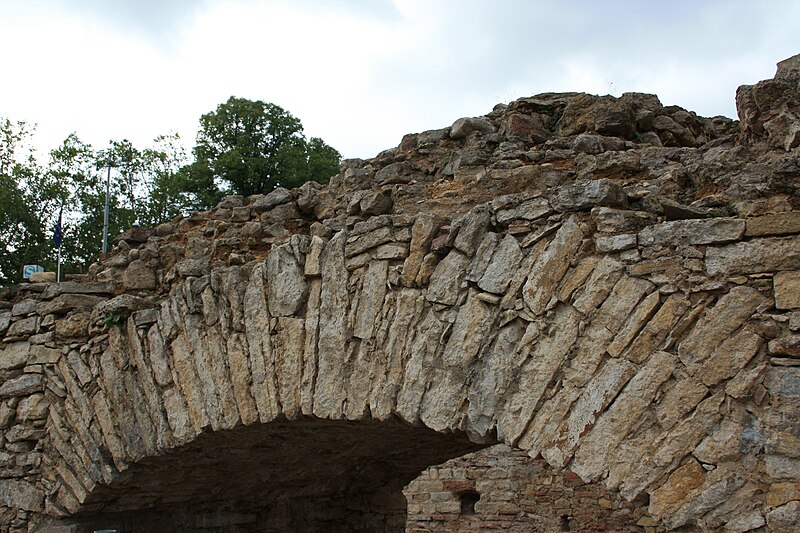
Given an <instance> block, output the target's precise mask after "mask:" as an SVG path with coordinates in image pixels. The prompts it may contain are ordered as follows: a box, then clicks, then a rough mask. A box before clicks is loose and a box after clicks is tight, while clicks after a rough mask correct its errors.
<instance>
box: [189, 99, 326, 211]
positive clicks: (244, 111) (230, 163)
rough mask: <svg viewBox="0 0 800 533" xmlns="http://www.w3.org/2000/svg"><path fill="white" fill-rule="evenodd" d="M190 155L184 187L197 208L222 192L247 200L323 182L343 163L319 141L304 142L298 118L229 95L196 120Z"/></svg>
mask: <svg viewBox="0 0 800 533" xmlns="http://www.w3.org/2000/svg"><path fill="white" fill-rule="evenodd" d="M193 153H194V157H195V162H194V163H192V164H191V165H188V166H186V167H184V169H183V171H182V174H183V179H184V183H183V188H184V189H185V190H187V191H191V193H193V194H194V199H195V201H196V204H197V207H198V208H199V207H210V206H212V205H214V204H215V203H216V202H217V201H218V200H219V199H220V198H221V197H222V195H223V194H225V193H235V194H242V195H245V196H249V195H251V194H258V193H266V192H269V191H270V190H272V189H273V188H274V187H276V186H277V185H282V186H285V187H296V186H299V185H301V184H303V183H305V182H306V181H317V182H320V183H327V181H328V180H329V179H330V177H331V176H333V175H334V174H335V173H336V172H337V171H338V167H339V161H340V160H341V155H340V154H339V152H337V151H336V150H335V149H333V148H331V147H330V146H328V145H327V144H326V143H325V142H324V141H323V140H322V139H319V138H316V137H312V138H311V139H310V140H307V139H306V138H305V136H304V135H303V125H302V124H301V122H300V120H299V119H297V118H296V117H294V116H293V115H292V114H291V113H289V112H288V111H286V110H284V109H283V108H281V107H280V106H277V105H275V104H270V103H266V102H262V101H261V100H255V101H253V100H248V99H246V98H236V97H233V96H231V97H230V98H229V99H228V101H227V102H225V103H223V104H220V105H219V106H217V109H216V110H215V111H212V112H210V113H206V114H205V115H203V116H202V117H200V131H199V132H198V134H197V145H196V146H195V147H194V150H193Z"/></svg>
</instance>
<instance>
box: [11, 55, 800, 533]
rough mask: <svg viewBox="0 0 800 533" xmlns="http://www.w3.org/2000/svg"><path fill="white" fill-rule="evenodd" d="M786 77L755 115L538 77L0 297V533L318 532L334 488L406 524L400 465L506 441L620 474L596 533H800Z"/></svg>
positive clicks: (744, 106) (797, 240) (798, 183)
mask: <svg viewBox="0 0 800 533" xmlns="http://www.w3.org/2000/svg"><path fill="white" fill-rule="evenodd" d="M790 63H791V62H790ZM787 65H788V66H787ZM787 72H788V73H791V72H794V70H792V68H791V64H785V63H784V67H783V70H781V71H779V74H781V73H782V74H781V76H782V77H781V78H780V79H781V80H786V79H789V80H793V79H794V78H792V77H791V76H789V75H788V74H786V73H787ZM772 81H774V80H772ZM770 83H771V81H767V82H762V83H761V84H757V85H756V86H754V88H753V89H752V91H751V92H752V95H753V98H752V99H751V98H749V97H748V98H745V97H742V98H740V99H739V102H738V105H739V109H740V114H741V116H742V120H743V122H742V124H741V125H740V124H739V123H736V122H733V121H731V120H728V119H724V118H721V117H716V118H712V119H709V118H703V117H698V116H696V115H694V114H693V113H689V112H687V111H685V110H682V109H680V108H677V107H673V106H662V105H661V104H660V102H659V101H658V99H657V98H656V97H654V96H652V95H641V94H626V95H623V96H622V97H621V98H618V99H616V98H612V97H597V96H591V95H585V94H574V93H566V94H544V95H538V96H535V97H531V98H523V99H520V100H518V101H516V102H513V103H511V104H509V105H507V106H505V105H501V106H498V107H496V108H495V109H494V110H493V111H492V112H491V113H490V114H488V115H486V116H484V117H477V118H464V119H459V120H458V121H456V122H455V123H454V124H453V125H452V126H451V127H448V128H443V129H441V130H435V131H429V132H423V133H419V134H412V135H408V136H406V137H404V138H403V140H402V142H401V143H400V145H399V146H398V147H396V148H394V149H391V150H387V151H385V152H382V153H381V154H379V155H378V156H377V157H375V158H373V159H371V160H367V161H361V160H351V161H347V162H345V163H344V164H343V166H342V172H341V173H340V174H339V175H337V176H335V177H334V178H333V179H332V180H331V183H330V185H329V186H326V187H321V186H319V185H316V184H306V185H304V186H303V187H301V188H298V189H295V190H292V191H287V190H285V189H276V190H274V191H272V192H270V193H269V194H267V195H256V196H253V197H249V198H242V197H229V198H226V199H225V200H223V202H222V203H221V204H220V205H219V206H217V208H215V209H213V210H211V211H208V212H203V213H195V214H193V215H192V216H190V217H186V218H180V219H176V220H175V221H173V222H170V223H167V224H163V225H161V226H159V227H158V228H153V229H145V228H135V229H132V230H129V231H127V232H126V233H125V234H123V235H122V236H120V237H119V238H117V239H116V240H115V246H114V249H113V250H112V252H111V253H110V254H108V255H107V256H104V257H103V258H102V259H101V261H99V262H98V263H96V264H95V265H92V267H91V268H90V269H89V272H88V274H87V276H86V279H84V280H81V281H74V282H66V283H61V284H48V283H31V284H25V285H21V286H18V287H16V288H13V289H12V290H9V291H6V292H5V293H4V294H3V295H2V298H0V338H2V344H0V402H2V403H0V415H2V416H0V429H2V438H0V446H1V448H0V454H1V455H0V460H1V463H2V475H1V476H0V517H2V519H1V520H0V523H2V527H1V528H0V530H2V531H11V530H14V531H24V530H27V529H30V530H34V529H36V528H37V527H38V526H39V525H41V524H42V523H43V522H45V521H49V522H50V523H51V524H50V526H51V527H53V528H55V527H56V526H58V527H62V526H63V527H73V526H75V527H78V526H77V525H76V521H77V523H78V524H80V527H84V528H85V527H88V525H87V524H93V523H95V521H96V519H103V520H105V519H106V518H107V517H109V516H112V517H114V520H120V521H122V523H130V524H135V523H145V524H146V523H148V522H147V521H148V520H151V518H148V517H153V516H159V517H162V518H163V516H164V513H170V512H172V511H171V510H175V512H174V513H173V514H172V515H170V516H171V517H172V518H170V519H169V520H172V521H173V523H174V521H175V520H183V519H184V518H182V517H186V516H190V515H192V514H193V513H194V511H201V510H202V511H203V513H206V514H203V516H209V517H216V518H209V520H212V521H213V520H218V521H222V522H219V523H223V522H224V521H225V520H227V519H224V518H220V517H224V516H228V518H229V519H230V520H234V521H237V520H244V518H241V517H243V516H251V515H253V513H255V516H257V517H258V516H261V515H259V512H257V510H259V509H262V510H263V509H267V511H264V513H266V514H264V515H263V516H261V517H260V518H255V519H254V520H255V522H253V521H250V522H249V523H248V522H242V524H237V525H236V527H239V528H240V529H242V528H243V530H244V531H247V530H248V529H247V528H251V529H252V528H256V527H262V526H263V527H267V525H269V527H272V525H271V524H281V525H280V526H276V527H288V526H287V525H286V524H287V523H286V522H280V520H282V519H285V520H296V522H295V523H293V526H292V527H295V528H300V527H301V525H302V527H307V528H310V529H313V528H315V527H321V526H320V524H322V523H324V522H325V521H326V520H329V519H330V515H322V514H320V515H315V514H313V513H310V511H309V508H310V506H311V505H312V504H311V503H309V502H311V501H317V500H318V501H328V502H336V504H335V505H334V506H333V507H335V508H336V512H335V513H333V515H334V516H338V517H339V518H337V520H341V521H343V522H342V523H347V524H349V525H348V526H347V527H348V528H350V529H353V528H356V527H361V526H357V525H356V524H361V525H362V526H363V527H365V528H369V527H373V528H374V527H385V528H386V529H387V530H392V529H397V528H401V527H402V526H401V525H400V524H401V523H402V520H400V519H398V516H399V514H398V513H399V507H398V505H397V503H398V502H399V501H400V499H399V496H400V490H401V488H402V487H403V486H404V485H406V484H407V483H408V482H409V481H411V480H412V479H413V478H414V477H416V476H417V475H418V474H419V473H420V472H421V471H423V470H424V469H425V468H426V467H428V466H430V465H433V464H438V463H441V462H442V461H445V460H447V459H451V458H453V457H458V456H460V455H462V454H464V453H466V452H471V451H475V450H476V449H478V448H481V447H485V446H488V445H491V444H496V443H498V442H502V443H505V444H506V445H508V446H511V447H513V448H515V449H521V450H524V451H526V452H527V453H528V454H529V455H530V456H532V457H537V458H541V460H544V461H546V462H547V464H548V465H550V466H551V467H552V468H555V469H557V470H560V469H568V471H569V472H572V473H574V474H576V475H578V476H579V477H580V478H581V479H582V480H583V481H584V482H586V483H602V484H603V486H604V487H605V488H606V490H608V491H609V492H608V494H609V498H607V499H608V500H609V501H611V502H612V503H611V505H612V509H610V510H608V511H609V512H608V513H605V514H604V515H603V516H604V518H603V520H604V521H606V522H605V523H607V524H615V523H616V522H614V521H615V520H617V519H618V518H619V517H620V516H621V515H623V514H624V513H623V511H624V510H625V509H630V511H631V513H632V514H631V515H630V516H631V520H632V519H633V518H636V522H637V523H638V522H639V521H640V520H643V519H644V520H645V522H647V520H649V519H650V518H652V519H653V520H654V521H655V522H657V523H658V527H660V528H666V529H680V528H684V529H687V528H688V529H699V530H705V531H716V530H720V529H721V528H727V530H730V531H748V530H754V529H756V530H757V529H758V528H762V527H766V528H769V529H771V530H774V531H788V530H790V529H791V528H792V527H797V518H796V517H797V515H798V513H797V510H798V506H800V488H799V487H800V485H798V483H799V482H800V481H799V480H800V451H798V450H800V446H798V445H797V444H798V435H797V428H798V427H800V420H799V419H798V413H800V410H799V409H798V407H800V392H799V391H800V389H798V386H797V383H798V381H800V348H798V346H800V281H799V280H800V180H798V175H800V152H798V149H797V147H796V146H794V140H793V139H794V137H792V135H793V133H792V132H793V131H794V129H793V128H794V126H793V124H794V122H792V121H793V120H794V118H793V117H795V115H793V114H792V113H794V108H793V107H792V105H793V104H791V102H794V100H791V98H793V96H792V94H793V93H792V91H793V90H795V89H796V88H794V89H793V87H794V85H792V83H793V82H792V83H790V82H786V81H781V83H780V91H779V92H780V95H782V96H780V98H777V99H774V100H769V99H764V98H761V97H760V96H758V95H759V94H761V92H760V91H761V89H760V88H764V87H766V86H769V85H770ZM765 84H766V85H765ZM748 91H750V89H742V94H746V93H747V94H749V93H748ZM767 93H768V94H776V93H773V92H770V91H766V90H765V92H764V94H767ZM770 102H773V103H772V104H771V103H770ZM771 105H776V106H779V107H778V108H777V109H773V108H771V107H770V106H771ZM759 124H761V125H764V128H760V126H759ZM781 124H782V125H784V126H786V128H783V129H781V128H778V127H777V126H778V125H781ZM740 126H741V127H740ZM787 143H788V144H787ZM254 450H256V451H258V452H259V453H253V451H254ZM246 457H249V458H251V459H249V461H251V462H247V461H244V460H242V459H241V458H246ZM262 457H268V458H269V460H261V458H262ZM510 457H511V458H513V456H510ZM233 458H239V460H234V459H233ZM324 458H328V460H323V459H324ZM498 460H500V459H498ZM503 460H505V459H503ZM509 460H511V459H509ZM536 464H538V465H540V466H541V463H534V465H536ZM193 465H206V466H207V468H195V469H193V468H192V466H193ZM237 465H238V466H237ZM237 468H239V469H238V470H237ZM536 468H538V467H534V468H533V473H531V474H530V475H533V476H534V477H536V476H543V475H544V474H541V473H540V472H541V471H537V470H536ZM175 469H178V471H180V472H182V473H184V474H185V475H184V477H186V476H188V477H189V478H190V480H191V482H192V483H191V484H190V485H186V486H183V485H182V486H177V485H176V484H177V483H179V482H178V480H177V478H175V477H174V476H172V474H170V472H172V471H174V470H175ZM231 472H235V475H230V473H231ZM190 473H191V475H189V474H190ZM437 475H438V473H437ZM526 475H527V474H526ZM264 476H266V478H265V477H264ZM291 476H295V477H294V478H291ZM290 478H291V482H289V481H287V480H289V479H290ZM265 479H267V480H271V479H279V480H282V482H281V483H278V484H275V483H265ZM536 479H539V478H538V477H536ZM564 479H565V481H564V483H565V485H564V486H565V487H567V485H569V483H571V482H570V477H569V474H568V475H567V477H566V478H564ZM429 481H430V480H429ZM452 481H454V482H461V481H465V480H463V479H461V480H460V479H454V480H452ZM477 482H478V481H477V480H476V483H477ZM209 486H214V487H217V489H216V490H215V491H211V492H208V491H206V490H205V488H206V487H209ZM252 487H257V488H258V490H250V488H252ZM520 487H523V485H522V484H521V485H520ZM525 487H526V488H520V490H523V491H527V490H529V488H530V486H529V485H525ZM587 487H591V488H580V489H579V488H578V487H571V488H572V489H573V493H575V492H581V494H582V493H583V492H582V491H588V493H590V494H591V495H592V496H591V499H592V501H595V498H594V497H595V496H597V498H596V501H597V504H598V505H599V502H600V500H601V499H603V498H601V497H600V496H599V494H600V493H599V492H595V491H599V490H600V488H599V486H598V485H587ZM444 492H447V491H444ZM285 493H289V494H291V495H292V497H291V498H288V499H284V500H281V495H282V494H285ZM378 493H380V497H379V498H375V499H369V498H368V497H367V495H370V494H378ZM544 493H545V494H549V493H547V491H544ZM612 494H619V495H620V496H621V498H623V499H624V500H626V501H631V502H635V503H634V504H633V506H632V507H631V506H630V505H629V504H625V503H622V501H621V500H619V499H618V498H617V497H614V498H611V496H610V495H612ZM243 495H250V496H252V498H250V499H249V500H247V501H246V502H245V503H243V504H242V503H241V502H242V499H243V498H242V497H241V496H243ZM551 496H553V497H555V495H551ZM423 497H424V496H423ZM431 497H432V495H431ZM438 497H444V496H443V495H442V493H440V496H438ZM546 497H550V496H546ZM176 498H177V499H176ZM181 498H183V499H182V500H181ZM365 498H366V500H365ZM579 498H580V496H579ZM367 500H369V502H371V503H369V504H365V503H364V502H365V501H367ZM498 501H500V499H499V497H498ZM508 501H510V500H508ZM514 501H519V502H520V503H519V505H520V506H522V505H523V504H522V499H519V498H518V499H517V500H514ZM645 501H646V504H647V515H646V516H645V515H641V514H640V513H641V512H642V509H643V506H644V505H645ZM586 503H587V508H586V510H587V512H588V510H589V509H591V508H592V505H594V504H593V503H591V502H586ZM488 504H489V500H488V498H487V499H486V500H484V503H483V504H481V503H480V501H478V502H477V503H476V504H475V511H476V514H477V513H478V511H480V510H481V507H482V505H483V506H488ZM573 504H574V501H573ZM236 505H238V506H239V507H240V508H238V509H235V510H232V508H233V507H236ZM414 505H416V503H415V504H414ZM365 507H366V508H365ZM270 509H271V510H272V511H270ZM451 509H452V507H451ZM487 509H488V508H487ZM499 509H500V506H499V505H498V506H495V507H494V510H495V511H498V512H499ZM575 509H576V508H575V506H574V505H573V507H572V511H571V512H572V514H567V515H559V516H558V519H559V520H561V517H563V516H566V517H567V518H566V520H567V525H569V517H570V516H572V517H573V520H576V519H577V518H576V517H580V516H583V515H581V514H580V513H579V512H578V511H576V510H575ZM416 510H418V511H419V512H420V513H422V512H425V510H424V509H422V508H421V507H420V508H419V509H416V508H415V511H416ZM434 510H435V508H434ZM230 512H233V513H234V514H226V513H230ZM236 512H238V513H242V514H240V515H237V514H235V513H236ZM524 512H527V511H524ZM131 513H132V514H131ZM175 513H177V514H175ZM590 515H591V513H590V514H589V515H586V520H587V521H591V520H593V518H591V516H590ZM592 516H593V515H592ZM236 517H239V518H236ZM281 517H283V518H281ZM648 517H649V518H648ZM541 519H542V520H545V519H547V520H550V519H552V516H549V517H543V518H541ZM304 520H305V521H304ZM598 520H599V519H598ZM125 521H128V522H125ZM142 521H143V522H142ZM276 521H277V522H276ZM376 523H380V524H383V525H381V526H375V524H376ZM548 523H552V522H548ZM587 523H588V522H587ZM254 524H258V526H256V525H254ZM648 524H649V523H648ZM629 526H630V527H633V526H631V525H630V524H627V525H626V526H625V527H629ZM634 526H635V523H634ZM130 527H132V528H133V529H134V530H136V528H137V527H139V528H144V529H147V528H148V527H150V526H142V525H139V526H133V525H131V526H130ZM176 527H177V526H176ZM192 527H195V528H196V530H203V528H205V527H206V526H203V525H197V526H192ZM209 527H210V526H209ZM214 527H216V526H214ZM219 527H227V526H222V525H221V526H219ZM231 527H232V526H231ZM425 527H427V526H425ZM548 527H549V526H548ZM598 527H599V526H598ZM609 527H610V526H609ZM620 527H622V526H620ZM639 527H653V526H651V525H646V524H645V525H640V526H639Z"/></svg>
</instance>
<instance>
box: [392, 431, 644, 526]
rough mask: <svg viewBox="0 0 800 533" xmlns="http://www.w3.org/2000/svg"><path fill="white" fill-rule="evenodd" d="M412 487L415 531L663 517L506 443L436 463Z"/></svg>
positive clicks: (622, 522) (639, 522) (633, 522)
mask: <svg viewBox="0 0 800 533" xmlns="http://www.w3.org/2000/svg"><path fill="white" fill-rule="evenodd" d="M404 493H405V496H406V498H407V499H408V525H407V529H406V531H408V532H410V533H427V532H445V531H460V532H476V533H477V532H483V531H508V532H514V533H523V532H525V533H529V532H531V531H542V532H545V531H618V532H623V531H637V532H639V531H645V532H650V531H655V527H654V526H655V524H656V522H655V520H653V519H652V518H651V517H650V516H648V515H647V502H646V501H642V500H640V501H636V502H627V501H625V500H624V499H622V498H620V497H619V495H618V494H613V493H609V492H608V491H607V490H606V489H605V487H603V486H602V485H601V484H598V483H584V482H583V481H582V480H581V479H580V477H578V476H577V475H576V474H574V473H572V472H569V471H565V472H557V471H555V470H554V469H552V468H551V467H550V466H549V465H548V464H547V463H546V462H545V461H544V460H542V459H531V458H530V457H528V455H527V454H526V453H524V452H522V451H520V450H514V449H512V448H509V447H508V446H505V445H498V446H494V447H492V448H487V449H486V450H482V451H479V452H474V453H471V454H467V455H464V456H462V457H459V458H458V459H452V460H450V461H447V462H446V463H444V464H442V465H438V466H432V467H430V468H428V469H427V470H425V471H424V472H423V473H422V474H421V475H420V476H419V477H418V478H417V479H415V480H414V481H412V482H411V483H410V484H409V485H408V486H407V487H406V488H405V490H404ZM476 497H477V501H475V500H476Z"/></svg>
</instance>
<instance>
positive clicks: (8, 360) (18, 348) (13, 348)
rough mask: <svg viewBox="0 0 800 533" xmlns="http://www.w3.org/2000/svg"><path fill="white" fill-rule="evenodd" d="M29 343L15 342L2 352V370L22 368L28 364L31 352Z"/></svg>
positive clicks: (0, 355) (0, 365) (0, 353)
mask: <svg viewBox="0 0 800 533" xmlns="http://www.w3.org/2000/svg"><path fill="white" fill-rule="evenodd" d="M30 346H31V345H30V343H29V342H28V341H22V342H14V343H12V344H9V345H7V346H6V347H5V348H3V349H2V350H0V370H11V369H13V368H21V367H23V366H25V365H26V364H27V361H28V353H29V351H30Z"/></svg>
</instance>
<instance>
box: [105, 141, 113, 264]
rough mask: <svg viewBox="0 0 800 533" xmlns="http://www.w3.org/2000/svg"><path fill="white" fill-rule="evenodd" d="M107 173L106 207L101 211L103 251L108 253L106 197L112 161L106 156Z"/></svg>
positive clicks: (109, 185)
mask: <svg viewBox="0 0 800 533" xmlns="http://www.w3.org/2000/svg"><path fill="white" fill-rule="evenodd" d="M107 165H108V173H107V174H106V208H105V210H104V211H103V253H104V254H105V253H108V197H109V189H110V188H111V166H112V165H113V162H112V161H111V158H110V157H109V158H108V161H107Z"/></svg>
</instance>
